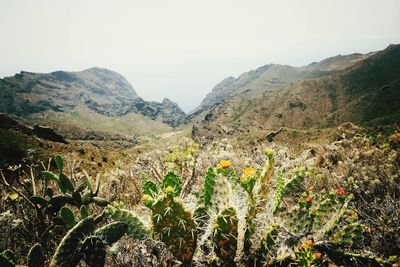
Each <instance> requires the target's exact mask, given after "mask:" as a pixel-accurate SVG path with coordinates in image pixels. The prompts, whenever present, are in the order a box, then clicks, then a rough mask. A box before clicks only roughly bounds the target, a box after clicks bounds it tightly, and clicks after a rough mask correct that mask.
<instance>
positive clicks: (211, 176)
mask: <svg viewBox="0 0 400 267" xmlns="http://www.w3.org/2000/svg"><path fill="white" fill-rule="evenodd" d="M215 180H216V174H215V170H214V169H213V168H211V167H210V168H208V169H207V172H206V175H205V178H204V186H203V196H202V197H201V199H200V201H199V204H198V206H197V207H196V209H195V210H194V212H193V218H194V220H195V222H196V225H197V234H198V235H199V236H201V235H203V234H204V232H205V227H206V225H207V223H208V221H209V219H210V214H209V209H210V206H211V199H212V196H213V194H214V188H215Z"/></svg>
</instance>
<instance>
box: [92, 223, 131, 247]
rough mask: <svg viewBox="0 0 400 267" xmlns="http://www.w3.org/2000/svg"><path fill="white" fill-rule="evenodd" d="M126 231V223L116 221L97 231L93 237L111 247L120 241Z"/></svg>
mask: <svg viewBox="0 0 400 267" xmlns="http://www.w3.org/2000/svg"><path fill="white" fill-rule="evenodd" d="M127 231H128V224H127V223H124V222H121V221H116V222H113V223H109V224H107V225H105V226H103V227H101V228H99V229H97V230H96V231H95V232H94V235H96V236H98V237H100V238H101V239H102V240H103V242H104V243H105V244H106V245H112V244H113V243H114V242H116V241H118V240H119V239H121V238H122V237H123V236H124V235H125V233H126V232H127Z"/></svg>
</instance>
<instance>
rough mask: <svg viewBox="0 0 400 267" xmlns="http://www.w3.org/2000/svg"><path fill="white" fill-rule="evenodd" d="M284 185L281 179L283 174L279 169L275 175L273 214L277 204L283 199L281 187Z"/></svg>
mask: <svg viewBox="0 0 400 267" xmlns="http://www.w3.org/2000/svg"><path fill="white" fill-rule="evenodd" d="M284 187H285V183H284V181H283V174H282V172H281V171H279V172H278V175H277V176H276V195H275V205H274V208H273V210H272V212H273V214H274V215H275V214H276V212H277V211H278V208H279V205H280V204H281V201H282V199H283V197H284V196H283V189H284Z"/></svg>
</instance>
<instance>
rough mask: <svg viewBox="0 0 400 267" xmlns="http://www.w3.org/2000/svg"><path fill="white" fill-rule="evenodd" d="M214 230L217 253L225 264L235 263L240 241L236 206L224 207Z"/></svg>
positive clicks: (215, 250) (214, 243)
mask: <svg viewBox="0 0 400 267" xmlns="http://www.w3.org/2000/svg"><path fill="white" fill-rule="evenodd" d="M212 232H213V245H214V252H215V254H216V255H217V256H218V258H220V259H221V261H222V263H223V264H224V265H226V266H232V265H234V259H235V256H236V250H237V241H238V240H237V238H238V218H237V216H236V211H235V209H234V208H226V209H223V210H222V211H221V212H220V213H219V214H218V217H217V218H216V220H215V222H214V226H213V231H212Z"/></svg>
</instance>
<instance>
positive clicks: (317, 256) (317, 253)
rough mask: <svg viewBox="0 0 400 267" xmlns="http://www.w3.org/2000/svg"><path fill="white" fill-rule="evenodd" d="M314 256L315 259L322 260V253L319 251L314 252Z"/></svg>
mask: <svg viewBox="0 0 400 267" xmlns="http://www.w3.org/2000/svg"><path fill="white" fill-rule="evenodd" d="M315 258H317V260H319V261H320V260H322V253H321V252H315Z"/></svg>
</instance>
